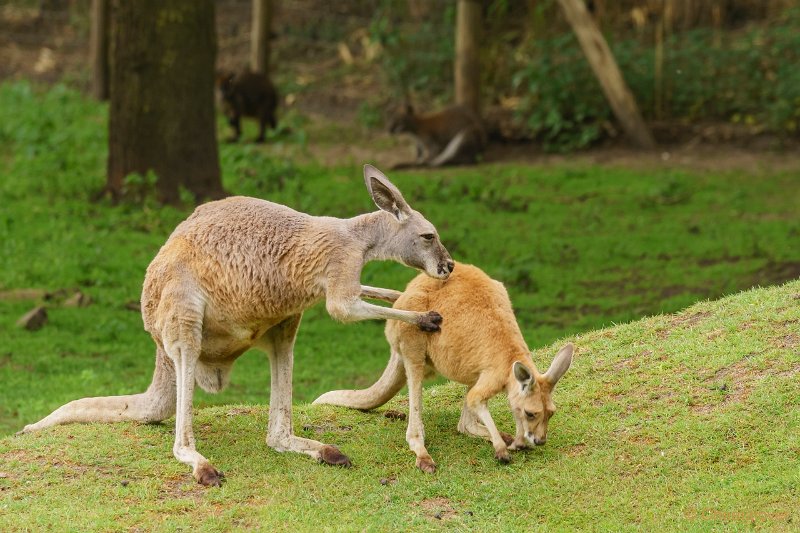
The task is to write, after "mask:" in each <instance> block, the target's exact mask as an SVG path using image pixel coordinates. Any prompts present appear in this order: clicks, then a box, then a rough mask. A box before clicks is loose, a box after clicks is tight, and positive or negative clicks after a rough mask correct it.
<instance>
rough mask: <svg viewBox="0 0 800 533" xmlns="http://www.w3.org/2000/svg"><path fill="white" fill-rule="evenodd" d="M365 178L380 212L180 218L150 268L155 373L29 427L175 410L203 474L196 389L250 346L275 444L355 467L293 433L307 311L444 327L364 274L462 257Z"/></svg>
mask: <svg viewBox="0 0 800 533" xmlns="http://www.w3.org/2000/svg"><path fill="white" fill-rule="evenodd" d="M364 180H365V181H366V185H367V189H368V190H369V193H370V195H371V196H372V199H373V201H374V202H375V204H376V205H377V206H378V207H379V208H380V210H379V211H376V212H373V213H368V214H364V215H359V216H357V217H354V218H350V219H339V218H333V217H317V216H311V215H307V214H305V213H299V212H297V211H295V210H293V209H290V208H289V207H286V206H283V205H279V204H274V203H271V202H267V201H265V200H259V199H257V198H246V197H242V196H237V197H231V198H227V199H225V200H220V201H217V202H209V203H207V204H204V205H201V206H200V207H198V208H197V209H196V210H195V212H194V213H193V214H192V215H191V216H190V217H189V218H188V219H186V220H185V221H183V222H181V223H180V224H179V225H178V227H177V228H175V231H174V232H172V235H171V236H170V237H169V239H168V240H167V242H166V244H164V246H162V247H161V250H160V251H159V252H158V255H156V257H155V259H153V261H152V263H150V266H149V267H148V268H147V274H146V275H145V279H144V288H143V290H142V318H143V319H144V327H145V329H146V330H147V331H148V332H149V333H150V335H151V336H152V337H153V340H154V341H155V343H156V369H155V372H154V374H153V382H152V383H151V384H150V387H148V389H147V390H146V391H145V392H143V393H141V394H130V395H126V396H106V397H100V398H83V399H81V400H75V401H73V402H70V403H68V404H66V405H63V406H62V407H60V408H58V409H56V410H55V411H54V412H53V413H51V414H50V415H48V416H47V417H45V418H43V419H42V420H40V421H39V422H36V423H35V424H30V425H28V426H25V428H24V429H23V430H22V433H28V432H31V431H36V430H40V429H43V428H46V427H49V426H53V425H56V424H67V423H72V422H119V421H123V420H132V421H138V422H157V421H160V420H164V419H166V418H169V417H170V416H172V415H173V414H175V444H174V446H173V449H172V450H173V454H174V455H175V457H176V458H177V459H178V460H179V461H180V462H182V463H186V464H188V465H191V467H192V473H193V475H194V478H195V479H196V480H197V481H198V482H199V483H201V484H203V485H220V483H221V482H222V473H221V472H219V471H218V470H217V469H216V468H214V466H212V464H211V463H210V462H209V461H208V460H207V459H206V458H205V457H203V456H202V455H200V453H198V452H197V450H196V449H195V439H194V433H193V430H192V396H193V394H194V386H195V383H197V385H199V386H200V387H201V388H202V389H203V390H205V391H207V392H219V391H220V390H222V389H223V388H225V386H226V385H227V384H228V380H229V376H230V372H231V368H232V366H233V363H234V362H235V361H236V359H237V358H238V357H239V356H240V355H242V354H243V353H244V352H245V351H247V350H248V349H249V348H251V347H252V348H258V349H261V350H263V351H264V352H266V353H267V355H268V356H269V362H270V375H271V384H272V389H271V392H270V402H269V428H268V432H267V444H268V445H269V446H271V447H272V448H274V449H276V450H277V451H279V452H286V451H292V452H301V453H305V454H307V455H310V456H311V457H314V458H315V459H318V460H320V461H322V462H325V463H328V464H336V465H344V466H349V465H350V460H349V459H348V458H347V457H346V456H345V455H344V454H342V453H341V452H340V451H339V450H338V449H337V448H336V447H335V446H330V445H326V444H323V443H321V442H317V441H315V440H311V439H304V438H301V437H297V436H295V435H294V431H293V429H292V365H293V361H294V341H295V337H296V335H297V329H298V327H299V326H300V318H301V317H302V316H303V311H304V310H305V309H307V308H309V307H311V306H312V305H314V304H315V303H316V302H319V301H320V300H322V299H325V300H326V307H327V309H328V313H330V315H331V316H332V317H333V318H335V319H337V320H341V321H343V322H352V321H356V320H366V319H370V318H377V319H387V318H393V319H395V320H400V321H405V322H410V323H412V324H414V327H416V328H419V329H421V330H424V331H438V330H439V324H440V323H441V322H442V317H441V316H440V315H439V314H438V313H436V312H433V311H428V310H427V309H426V310H425V311H421V312H419V311H401V310H400V309H392V308H390V307H383V306H380V305H374V304H370V303H367V302H365V301H364V300H362V298H377V299H383V300H388V301H393V300H395V299H396V298H397V297H398V296H399V294H400V293H398V292H397V291H393V290H388V289H379V288H374V287H366V286H363V285H361V282H360V276H361V269H362V268H363V266H364V264H365V263H367V262H368V261H372V260H377V259H393V260H395V261H398V262H400V263H402V264H405V265H408V266H411V267H414V268H417V269H419V270H421V271H423V272H425V273H426V274H427V275H429V276H434V277H436V278H439V279H446V278H447V277H448V276H449V275H450V272H452V271H453V267H454V263H453V260H452V259H451V258H450V254H448V253H447V250H446V249H445V247H444V246H443V245H442V243H441V241H440V240H439V236H438V234H437V233H436V228H434V227H433V224H431V223H430V222H428V221H427V220H425V218H424V217H423V216H422V215H421V214H420V213H418V212H417V211H414V210H413V209H411V207H409V205H408V204H407V203H406V201H405V200H404V199H403V196H402V195H401V194H400V191H399V190H398V189H397V188H396V187H395V186H394V185H393V184H392V183H391V182H390V181H389V180H388V179H387V178H386V176H384V175H383V174H382V173H381V172H380V171H379V170H378V169H376V168H375V167H373V166H372V165H365V166H364Z"/></svg>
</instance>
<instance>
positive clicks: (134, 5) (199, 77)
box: [107, 0, 224, 203]
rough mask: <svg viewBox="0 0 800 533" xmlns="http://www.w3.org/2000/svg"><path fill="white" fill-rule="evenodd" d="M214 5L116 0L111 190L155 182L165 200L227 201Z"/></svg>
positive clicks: (199, 0)
mask: <svg viewBox="0 0 800 533" xmlns="http://www.w3.org/2000/svg"><path fill="white" fill-rule="evenodd" d="M215 59H216V34H215V29H214V3H213V0H136V1H135V2H131V1H127V0H114V2H113V12H112V29H111V109H110V117H109V155H108V177H107V191H108V192H109V193H110V195H111V197H112V198H113V199H114V200H118V199H120V198H121V197H123V196H124V195H125V177H126V176H128V175H129V174H132V173H139V174H143V175H144V174H146V173H147V172H148V171H151V170H152V171H153V172H154V173H155V174H156V176H157V181H156V188H157V191H158V195H159V199H160V200H161V201H163V202H165V203H176V202H177V201H178V200H179V191H180V186H181V185H182V186H184V187H186V188H187V189H188V190H189V191H191V192H192V193H193V194H194V196H195V199H196V200H197V201H199V200H202V199H205V198H219V197H222V196H223V195H224V191H223V189H222V183H221V180H220V167H219V155H218V153H217V133H216V123H215V116H214V63H215Z"/></svg>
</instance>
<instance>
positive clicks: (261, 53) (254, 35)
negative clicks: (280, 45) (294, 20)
mask: <svg viewBox="0 0 800 533" xmlns="http://www.w3.org/2000/svg"><path fill="white" fill-rule="evenodd" d="M252 2H253V21H252V22H253V29H252V32H251V35H250V70H252V71H253V72H263V73H264V74H269V50H270V49H269V37H270V26H271V24H270V23H271V21H272V5H271V1H270V0H252Z"/></svg>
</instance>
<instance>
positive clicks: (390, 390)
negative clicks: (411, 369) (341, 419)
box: [314, 351, 406, 409]
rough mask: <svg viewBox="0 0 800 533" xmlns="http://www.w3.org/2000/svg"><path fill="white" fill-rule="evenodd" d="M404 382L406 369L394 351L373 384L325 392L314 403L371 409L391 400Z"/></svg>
mask: <svg viewBox="0 0 800 533" xmlns="http://www.w3.org/2000/svg"><path fill="white" fill-rule="evenodd" d="M405 384H406V371H405V368H403V362H402V361H401V360H400V356H399V355H397V353H395V352H394V351H393V352H392V356H391V357H390V358H389V364H388V365H386V370H384V371H383V374H382V375H381V377H380V379H378V381H376V382H375V384H374V385H372V386H371V387H369V388H367V389H362V390H335V391H331V392H326V393H325V394H323V395H322V396H320V397H319V398H317V399H316V400H314V404H321V403H327V404H330V405H340V406H342V407H352V408H353V409H373V408H375V407H378V406H381V405H383V404H385V403H386V402H388V401H389V400H391V399H392V398H393V397H394V395H395V394H397V393H398V391H400V389H402V388H403V385H405Z"/></svg>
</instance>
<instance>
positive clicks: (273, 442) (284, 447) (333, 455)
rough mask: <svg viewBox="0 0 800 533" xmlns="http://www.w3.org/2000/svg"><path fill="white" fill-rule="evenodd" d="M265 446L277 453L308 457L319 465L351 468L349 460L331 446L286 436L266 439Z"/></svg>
mask: <svg viewBox="0 0 800 533" xmlns="http://www.w3.org/2000/svg"><path fill="white" fill-rule="evenodd" d="M267 446H269V447H270V448H273V449H274V450H275V451H278V452H297V453H304V454H306V455H310V456H311V457H313V458H314V459H316V460H317V461H319V462H320V463H324V464H328V465H334V466H343V467H345V468H347V467H351V466H353V464H352V463H351V462H350V459H349V458H348V457H347V456H346V455H345V454H343V453H342V452H341V451H339V448H337V447H336V446H333V445H331V444H323V443H321V442H317V441H315V440H311V439H304V438H303V437H296V436H294V435H286V436H283V437H280V438H269V437H268V438H267Z"/></svg>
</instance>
